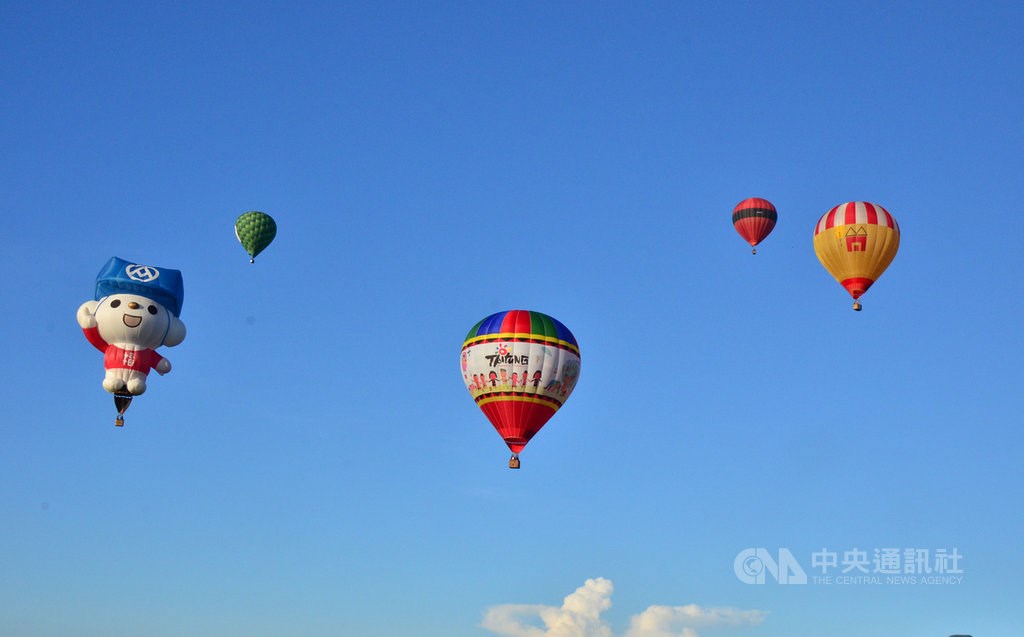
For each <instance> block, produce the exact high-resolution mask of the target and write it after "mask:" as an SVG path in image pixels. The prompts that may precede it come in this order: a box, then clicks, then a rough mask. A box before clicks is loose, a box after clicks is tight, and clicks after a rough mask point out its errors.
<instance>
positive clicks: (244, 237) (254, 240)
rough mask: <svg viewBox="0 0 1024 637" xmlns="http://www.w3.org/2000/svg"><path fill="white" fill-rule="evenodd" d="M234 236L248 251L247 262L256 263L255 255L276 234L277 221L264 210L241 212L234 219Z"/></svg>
mask: <svg viewBox="0 0 1024 637" xmlns="http://www.w3.org/2000/svg"><path fill="white" fill-rule="evenodd" d="M235 236H236V237H238V242H239V243H241V244H242V247H243V248H245V251H246V252H248V253H249V263H256V255H257V254H259V253H260V252H263V250H265V249H266V247H267V246H268V245H270V242H271V241H273V240H274V237H276V236H277V223H275V222H274V218H273V217H271V216H270V215H268V214H267V213H265V212H259V211H258V210H250V211H249V212H243V213H242V214H241V215H240V216H239V217H238V219H237V220H236V221H235Z"/></svg>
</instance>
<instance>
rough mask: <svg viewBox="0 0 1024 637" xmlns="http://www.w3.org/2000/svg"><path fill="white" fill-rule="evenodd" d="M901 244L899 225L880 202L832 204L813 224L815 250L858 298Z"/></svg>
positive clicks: (855, 305)
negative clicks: (816, 223)
mask: <svg viewBox="0 0 1024 637" xmlns="http://www.w3.org/2000/svg"><path fill="white" fill-rule="evenodd" d="M899 247H900V227H899V224H897V223H896V219H895V218H894V217H893V216H892V215H891V214H889V211H888V210H886V209H885V208H883V207H882V206H879V205H878V204H873V203H868V202H866V201H850V202H847V203H844V204H840V205H838V206H836V207H835V208H832V209H831V210H829V211H828V212H826V213H825V214H824V215H822V217H821V219H819V220H818V225H816V226H815V227H814V252H815V254H817V255H818V260H819V261H821V264H822V265H823V266H825V269H826V270H828V271H829V273H830V274H831V275H832V276H833V277H835V279H836V281H839V283H840V284H841V285H842V286H843V287H844V288H846V291H847V292H849V293H850V296H852V297H853V309H855V310H858V311H859V310H860V309H861V306H860V302H859V299H860V297H861V295H862V294H864V293H865V292H867V290H868V288H870V287H871V286H872V284H874V282H875V281H877V280H878V277H880V276H882V273H883V272H885V269H886V268H887V267H889V264H890V263H892V260H893V259H894V258H895V257H896V251H897V250H898V249H899Z"/></svg>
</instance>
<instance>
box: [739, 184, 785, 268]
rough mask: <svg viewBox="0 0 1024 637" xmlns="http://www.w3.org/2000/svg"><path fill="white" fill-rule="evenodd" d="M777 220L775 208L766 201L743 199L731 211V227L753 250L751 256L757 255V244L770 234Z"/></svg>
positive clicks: (755, 198)
mask: <svg viewBox="0 0 1024 637" xmlns="http://www.w3.org/2000/svg"><path fill="white" fill-rule="evenodd" d="M777 220H778V213H777V212H776V211H775V206H773V205H772V202H770V201H768V200H767V199H760V198H758V197H752V198H750V199H744V200H743V201H741V202H739V203H738V204H736V207H735V208H733V210H732V225H733V227H735V228H736V232H738V233H740V236H741V237H743V239H744V240H745V241H746V242H747V243H749V244H750V247H751V248H753V252H752V254H757V244H759V243H761V242H762V241H764V239H765V237H767V236H768V235H769V234H771V232H772V229H773V228H774V227H775V222H776V221H777Z"/></svg>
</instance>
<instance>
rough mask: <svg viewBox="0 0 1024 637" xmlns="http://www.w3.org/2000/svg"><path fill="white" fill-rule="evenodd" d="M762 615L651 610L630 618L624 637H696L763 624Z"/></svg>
mask: <svg viewBox="0 0 1024 637" xmlns="http://www.w3.org/2000/svg"><path fill="white" fill-rule="evenodd" d="M764 618H765V612H764V611H760V610H740V609H738V608H701V607H700V606H698V605H696V604H687V605H686V606H650V607H648V609H647V610H645V611H644V612H642V613H640V614H639V615H633V619H632V620H630V622H629V630H627V631H626V634H625V636H624V637H698V634H697V629H698V628H712V627H715V626H753V625H754V624H760V623H761V622H762V621H764Z"/></svg>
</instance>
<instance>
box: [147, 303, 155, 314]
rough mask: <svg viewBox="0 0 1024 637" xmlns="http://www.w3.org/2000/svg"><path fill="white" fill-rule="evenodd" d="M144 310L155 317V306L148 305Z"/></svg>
mask: <svg viewBox="0 0 1024 637" xmlns="http://www.w3.org/2000/svg"><path fill="white" fill-rule="evenodd" d="M146 310H148V311H149V313H150V314H152V315H154V316H156V313H157V309H156V306H155V305H150V306H149V307H147V308H146Z"/></svg>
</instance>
